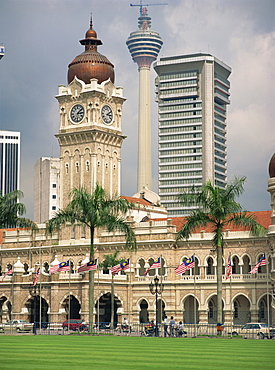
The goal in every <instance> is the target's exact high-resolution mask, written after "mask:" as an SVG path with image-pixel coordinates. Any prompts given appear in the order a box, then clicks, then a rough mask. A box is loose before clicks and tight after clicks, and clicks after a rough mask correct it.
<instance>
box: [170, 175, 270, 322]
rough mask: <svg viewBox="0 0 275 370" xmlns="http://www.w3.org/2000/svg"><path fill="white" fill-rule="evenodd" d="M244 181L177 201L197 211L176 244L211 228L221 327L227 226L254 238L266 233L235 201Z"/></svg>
mask: <svg viewBox="0 0 275 370" xmlns="http://www.w3.org/2000/svg"><path fill="white" fill-rule="evenodd" d="M245 180H246V178H245V177H241V178H234V180H233V181H232V182H231V183H230V184H228V185H227V187H226V188H225V189H222V188H219V187H214V186H213V185H212V183H211V181H208V182H207V183H206V184H204V185H203V186H202V188H201V190H200V191H195V189H192V191H191V192H190V193H183V194H182V195H181V196H180V201H181V202H182V204H185V205H193V206H196V208H197V209H196V210H195V211H193V212H192V214H191V215H190V216H187V217H186V223H185V224H184V225H183V227H182V229H181V230H180V231H179V232H178V234H177V241H178V240H180V239H188V238H189V237H190V235H191V233H192V232H193V231H195V230H196V229H197V228H198V227H205V226H207V225H210V226H211V228H212V232H213V234H214V237H213V245H214V247H215V251H216V253H217V323H222V322H223V321H222V264H223V235H224V231H225V229H226V228H228V227H229V226H230V225H234V226H242V227H245V228H246V229H247V230H250V232H251V233H252V234H253V235H263V234H265V233H266V229H265V228H264V227H263V226H261V225H260V224H258V223H257V221H256V220H255V217H254V215H251V214H249V215H248V214H247V213H246V212H245V211H243V210H242V207H241V205H240V204H239V203H237V202H236V201H235V198H236V197H237V196H239V195H240V194H242V193H243V191H244V187H243V185H244V182H245Z"/></svg>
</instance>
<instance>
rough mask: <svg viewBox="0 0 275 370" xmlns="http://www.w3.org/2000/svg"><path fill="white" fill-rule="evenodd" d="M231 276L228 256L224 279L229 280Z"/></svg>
mask: <svg viewBox="0 0 275 370" xmlns="http://www.w3.org/2000/svg"><path fill="white" fill-rule="evenodd" d="M231 275H232V265H231V257H230V255H229V256H228V261H227V269H226V279H229V278H230V276H231Z"/></svg>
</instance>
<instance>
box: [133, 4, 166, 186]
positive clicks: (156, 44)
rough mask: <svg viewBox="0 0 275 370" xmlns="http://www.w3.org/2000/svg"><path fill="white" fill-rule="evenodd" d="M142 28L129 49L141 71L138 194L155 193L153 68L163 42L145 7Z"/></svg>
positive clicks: (134, 33)
mask: <svg viewBox="0 0 275 370" xmlns="http://www.w3.org/2000/svg"><path fill="white" fill-rule="evenodd" d="M131 5H132V4H131ZM149 5H150V4H149ZM152 5H153V4H152ZM156 5H157V4H156ZM159 5H160V4H159ZM138 27H139V29H138V31H134V32H132V33H131V34H130V36H129V38H128V40H127V42H126V45H127V46H128V49H129V51H130V53H131V56H132V59H133V61H134V62H135V63H137V65H138V71H139V109H138V180H137V191H141V190H142V189H143V188H144V187H146V188H148V189H150V190H152V155H151V117H150V67H151V64H152V62H153V61H154V60H156V59H157V56H158V53H159V51H160V49H161V46H162V44H163V42H162V39H161V37H160V35H159V34H158V33H157V32H155V31H152V30H151V18H150V17H149V16H148V10H147V8H145V7H143V6H142V4H141V5H140V16H139V18H138Z"/></svg>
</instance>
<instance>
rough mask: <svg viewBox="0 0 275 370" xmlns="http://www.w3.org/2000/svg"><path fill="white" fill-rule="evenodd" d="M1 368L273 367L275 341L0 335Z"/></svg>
mask: <svg viewBox="0 0 275 370" xmlns="http://www.w3.org/2000/svg"><path fill="white" fill-rule="evenodd" d="M0 369H3V370H8V369H9V370H10V369H13V370H14V369H16V370H17V369H47V370H54V369H126V370H128V369H137V370H138V369H168V370H169V369H209V370H210V369H211V370H215V369H220V370H221V369H222V370H226V369H230V370H232V369H234V370H235V369H242V370H246V369H249V370H251V369H257V370H262V369H263V370H264V369H273V370H274V369H275V341H274V340H244V339H215V338H214V339H213V338H197V339H195V338H142V337H112V336H105V337H104V336H99V337H96V336H95V337H89V336H70V335H66V336H54V335H53V336H50V335H48V336H43V335H37V336H32V335H20V336H19V335H17V336H8V335H3V336H2V335H1V336H0Z"/></svg>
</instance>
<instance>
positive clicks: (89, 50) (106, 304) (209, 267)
mask: <svg viewBox="0 0 275 370" xmlns="http://www.w3.org/2000/svg"><path fill="white" fill-rule="evenodd" d="M80 43H81V44H82V45H83V46H84V47H85V51H84V52H83V53H82V54H80V55H79V56H77V57H76V58H75V59H74V60H73V61H72V62H71V63H70V65H69V70H68V86H59V92H58V95H57V97H56V98H57V100H58V103H59V115H60V129H59V133H58V134H57V135H56V137H57V139H58V142H59V145H60V189H59V193H60V207H61V208H63V207H64V206H65V205H66V204H67V203H66V202H68V193H69V191H70V190H71V189H72V188H74V187H79V186H80V185H84V186H85V187H86V188H87V189H89V190H91V191H92V189H93V188H94V186H95V184H96V183H98V184H100V185H102V186H103V187H104V188H105V189H106V190H107V191H108V192H110V193H118V194H120V167H121V160H120V158H121V153H120V152H121V146H122V144H123V140H124V136H123V134H122V129H121V117H122V111H123V103H124V101H125V98H124V97H123V90H122V88H119V87H116V86H115V85H114V66H113V65H112V63H111V62H110V61H109V60H108V59H107V58H106V57H105V56H103V55H101V54H100V53H99V52H98V51H97V47H98V46H99V45H101V41H100V40H99V39H98V38H97V34H96V32H95V31H94V30H93V27H92V25H91V26H90V29H89V30H88V31H87V32H86V35H85V38H84V39H83V40H81V41H80ZM269 172H270V179H269V183H268V191H269V192H270V194H271V200H272V201H271V206H272V210H271V211H263V212H255V215H256V217H257V220H258V222H260V223H261V224H262V225H263V226H264V227H265V228H266V229H268V234H267V235H266V236H265V237H251V236H250V234H249V233H248V232H247V231H246V230H244V229H235V228H229V229H228V230H226V235H225V245H224V271H225V269H226V264H227V258H228V256H229V255H231V259H232V265H233V274H232V277H231V281H230V279H227V280H226V278H225V275H224V277H223V313H224V323H225V324H230V323H231V320H233V323H234V324H243V323H246V322H249V321H256V322H258V321H260V322H267V320H268V316H269V318H270V323H271V324H273V325H274V324H275V315H274V307H275V305H274V302H275V300H274V297H273V291H274V280H272V278H273V279H274V275H275V271H274V270H273V269H274V266H275V265H274V257H275V253H274V246H275V157H274V156H273V158H272V159H271V162H270V165H269ZM53 185H54V184H53ZM127 199H128V200H130V201H131V202H134V203H135V208H134V210H133V212H132V213H131V215H129V216H128V222H129V224H130V225H131V227H132V228H133V229H134V231H135V235H136V238H137V252H131V253H130V252H129V251H127V250H125V248H124V244H125V238H124V236H123V235H122V234H120V233H118V232H116V233H111V234H110V233H108V232H106V231H104V230H98V231H97V233H96V236H95V257H96V258H98V259H99V261H102V260H103V259H104V255H106V254H110V253H113V252H114V251H120V255H119V257H121V258H124V257H125V259H127V258H130V261H131V268H130V269H129V270H126V271H125V272H120V273H119V274H118V275H116V276H115V278H114V280H115V321H117V322H120V321H121V320H122V317H124V316H127V318H128V320H129V321H130V322H132V323H139V322H141V323H143V322H147V321H148V320H152V319H155V307H156V302H155V299H156V298H155V296H154V295H152V294H151V293H150V291H149V283H150V282H151V281H152V279H153V277H154V276H155V275H156V274H157V275H158V276H159V277H160V279H161V280H162V282H163V283H164V290H163V293H162V295H161V296H159V297H158V298H159V299H158V307H159V310H158V311H159V320H160V315H161V314H164V312H165V314H166V315H167V316H171V315H173V316H174V317H175V319H176V322H178V321H179V320H184V322H185V323H194V321H196V322H198V323H200V324H206V323H216V253H215V251H214V250H213V246H212V234H211V231H210V230H208V229H207V228H205V229H203V230H202V229H198V230H197V232H196V233H194V234H193V235H192V237H191V238H190V239H189V240H188V241H181V242H179V243H178V244H177V245H176V244H175V239H176V233H177V231H178V230H179V228H180V227H181V225H182V222H183V219H182V218H168V217H167V212H166V210H165V209H164V208H163V207H161V206H159V204H158V198H156V202H155V203H154V202H152V201H151V202H149V201H148V200H146V198H145V197H144V196H143V195H142V194H141V196H140V198H133V197H132V198H127ZM86 233H87V237H86ZM89 243H90V240H89V233H88V230H85V228H83V226H82V225H75V226H74V227H66V228H64V229H62V230H61V231H60V232H57V233H56V234H53V235H52V236H49V235H47V234H46V232H45V224H39V230H38V231H37V232H35V233H34V232H32V231H31V230H19V229H17V230H12V229H10V230H2V231H1V245H0V264H1V271H2V277H3V275H4V272H5V271H7V269H8V267H9V266H13V275H12V276H7V277H5V279H4V280H3V281H2V282H1V284H0V321H2V322H5V321H6V320H8V319H10V318H11V317H13V318H18V319H26V320H28V321H31V322H33V321H34V320H35V318H36V321H39V319H38V318H39V317H40V314H41V321H43V322H52V323H53V322H57V323H60V322H63V321H64V320H66V319H67V318H68V312H69V308H70V310H71V318H76V319H77V318H80V319H84V320H86V321H87V320H88V273H87V272H86V273H78V272H77V270H78V267H79V266H80V265H82V264H83V263H86V262H88V260H89V259H88V255H89ZM264 253H265V254H266V256H267V261H268V265H267V266H261V267H260V268H259V270H258V273H256V274H249V271H250V270H251V268H252V267H253V266H255V264H256V263H257V261H258V260H259V258H260V257H261V256H262V255H263V254H264ZM192 255H194V256H195V268H193V269H191V270H188V271H187V272H185V273H184V274H182V275H176V274H175V272H174V269H175V267H177V266H178V265H179V264H180V263H181V262H182V260H183V259H184V258H185V257H191V256H192ZM158 258H160V259H161V267H160V268H158V269H151V270H150V271H149V273H148V275H147V276H144V271H145V270H146V269H147V268H148V267H149V266H150V265H152V263H153V262H154V261H156V260H157V259H158ZM69 259H70V260H71V264H72V271H71V273H70V274H69V272H68V271H66V272H60V273H55V274H52V275H50V274H49V269H50V267H51V266H53V265H56V264H57V263H59V262H63V261H67V260H69ZM39 266H40V267H41V274H40V275H39V280H38V283H37V286H36V292H34V288H30V287H31V286H32V282H33V279H34V274H35V271H36V270H37V268H38V267H39ZM110 292H111V273H110V272H109V271H102V270H99V271H96V272H95V309H94V313H95V321H98V320H99V321H100V322H110V316H111V314H110V307H111V302H110V297H111V294H110ZM272 299H273V300H272ZM268 306H269V309H268ZM98 315H99V316H98Z"/></svg>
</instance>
